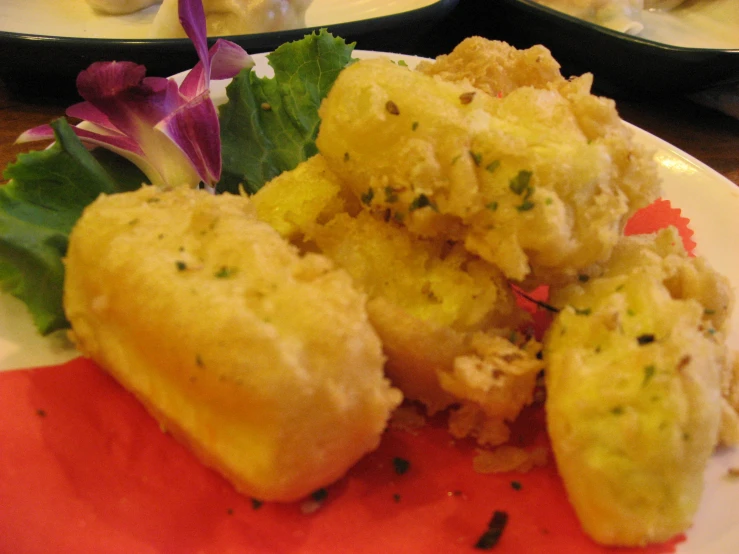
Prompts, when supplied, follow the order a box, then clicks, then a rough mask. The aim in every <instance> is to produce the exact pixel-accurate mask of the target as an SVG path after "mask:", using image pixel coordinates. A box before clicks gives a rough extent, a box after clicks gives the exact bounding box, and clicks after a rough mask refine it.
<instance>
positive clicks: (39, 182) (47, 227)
mask: <svg viewBox="0 0 739 554" xmlns="http://www.w3.org/2000/svg"><path fill="white" fill-rule="evenodd" d="M52 127H53V129H54V135H55V138H56V142H55V143H54V144H53V145H52V146H51V147H50V148H48V149H46V150H40V151H36V152H30V153H28V154H21V155H19V156H18V159H17V161H16V162H15V163H13V164H10V165H9V166H8V167H7V168H6V170H5V172H4V173H3V177H4V178H5V179H7V180H8V182H7V183H6V184H5V185H2V186H0V288H2V289H3V290H5V291H7V292H9V293H10V294H12V295H13V296H15V297H17V298H19V299H20V300H21V301H23V302H24V303H25V304H26V305H27V306H28V308H29V310H30V312H31V316H32V317H33V321H34V323H35V324H36V327H37V328H38V330H39V332H40V333H42V334H44V335H46V334H49V333H51V332H53V331H56V330H58V329H62V328H65V327H67V326H68V323H67V321H66V318H65V316H64V310H63V307H62V289H63V285H64V265H63V263H62V259H63V257H64V255H65V253H66V251H67V244H68V240H69V233H70V232H71V230H72V227H73V226H74V224H75V223H76V222H77V219H78V218H79V217H80V215H81V214H82V210H83V209H84V208H85V206H87V205H88V204H89V203H91V202H92V201H93V200H95V198H97V197H98V195H99V194H100V193H107V194H111V193H115V192H119V191H122V190H131V189H133V188H138V187H139V186H141V183H142V178H141V175H140V174H137V173H136V171H134V170H131V169H130V168H125V169H122V168H120V164H121V162H120V161H118V160H113V159H110V158H109V157H107V158H103V161H102V163H101V162H100V161H98V160H97V159H96V157H95V156H94V155H93V154H91V153H90V152H89V151H88V150H87V149H86V148H85V147H84V146H83V145H82V143H81V142H80V141H79V139H78V138H77V137H76V136H75V134H74V133H73V132H72V130H71V128H70V127H69V124H68V123H67V122H66V121H65V120H64V119H59V120H57V121H55V122H53V123H52ZM106 167H108V168H112V167H116V168H118V169H116V170H115V171H116V173H117V174H118V173H119V175H120V176H121V177H122V178H119V177H116V178H113V177H112V176H111V175H112V174H111V173H110V172H109V171H108V169H106Z"/></svg>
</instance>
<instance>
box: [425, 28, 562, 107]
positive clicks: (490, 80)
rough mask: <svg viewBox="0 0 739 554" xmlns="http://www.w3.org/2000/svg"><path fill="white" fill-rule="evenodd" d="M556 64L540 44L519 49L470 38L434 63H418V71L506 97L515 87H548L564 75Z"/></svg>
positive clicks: (496, 42)
mask: <svg viewBox="0 0 739 554" xmlns="http://www.w3.org/2000/svg"><path fill="white" fill-rule="evenodd" d="M559 67H560V66H559V63H558V62H557V60H555V59H554V58H553V57H552V54H551V52H550V51H549V50H548V49H547V48H546V47H544V46H542V45H541V44H536V45H534V46H532V47H531V48H528V49H525V50H519V49H517V48H514V47H513V46H511V45H509V44H507V43H505V42H501V41H498V40H487V39H485V38H482V37H469V38H466V39H464V40H463V41H462V42H460V43H459V44H458V45H457V46H456V47H455V48H454V50H453V51H452V52H451V53H449V54H445V55H442V56H439V57H438V58H436V60H435V61H433V62H421V63H420V64H418V67H417V70H418V71H420V72H421V73H425V74H426V75H438V76H439V77H441V78H442V79H444V80H445V81H453V82H460V83H469V84H471V85H473V86H474V87H476V88H479V89H480V90H483V91H485V92H487V93H488V94H490V95H491V96H505V95H507V94H509V93H511V92H513V91H514V90H516V89H517V88H520V87H524V86H531V87H535V88H547V85H548V84H549V83H560V82H563V81H564V77H562V74H561V73H560V72H559Z"/></svg>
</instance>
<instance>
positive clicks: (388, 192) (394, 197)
mask: <svg viewBox="0 0 739 554" xmlns="http://www.w3.org/2000/svg"><path fill="white" fill-rule="evenodd" d="M397 201H398V191H396V190H395V189H394V188H393V187H385V202H387V203H388V204H392V203H393V202H397Z"/></svg>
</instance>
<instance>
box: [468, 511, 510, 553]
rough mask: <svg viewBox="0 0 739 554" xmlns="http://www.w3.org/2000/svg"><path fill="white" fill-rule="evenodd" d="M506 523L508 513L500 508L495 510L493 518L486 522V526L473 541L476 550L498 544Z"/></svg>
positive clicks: (487, 548) (489, 548) (488, 548)
mask: <svg viewBox="0 0 739 554" xmlns="http://www.w3.org/2000/svg"><path fill="white" fill-rule="evenodd" d="M507 523H508V514H507V513H506V512H503V511H501V510H495V513H493V518H492V519H491V520H490V522H489V523H488V528H487V529H486V530H485V532H484V533H483V534H482V535H481V536H480V538H479V539H478V540H477V542H476V543H475V548H477V549H478V550H491V549H492V548H494V547H495V545H497V544H498V541H500V537H501V536H502V535H503V530H504V529H505V526H506V524H507Z"/></svg>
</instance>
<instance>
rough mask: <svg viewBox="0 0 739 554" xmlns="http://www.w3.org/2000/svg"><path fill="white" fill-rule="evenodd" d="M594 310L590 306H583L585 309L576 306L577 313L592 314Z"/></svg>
mask: <svg viewBox="0 0 739 554" xmlns="http://www.w3.org/2000/svg"><path fill="white" fill-rule="evenodd" d="M592 312H593V310H591V309H590V308H583V309H580V308H575V313H576V314H577V315H590V314H591V313H592Z"/></svg>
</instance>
